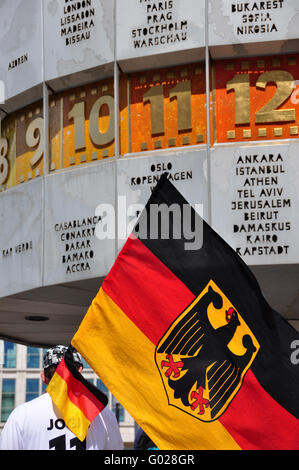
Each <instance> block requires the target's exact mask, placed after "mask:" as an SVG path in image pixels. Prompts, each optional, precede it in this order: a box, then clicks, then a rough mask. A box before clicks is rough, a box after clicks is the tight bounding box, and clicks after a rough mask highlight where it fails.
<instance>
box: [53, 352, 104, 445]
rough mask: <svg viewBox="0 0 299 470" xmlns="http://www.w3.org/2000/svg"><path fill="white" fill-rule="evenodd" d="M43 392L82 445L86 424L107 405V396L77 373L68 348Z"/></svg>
mask: <svg viewBox="0 0 299 470" xmlns="http://www.w3.org/2000/svg"><path fill="white" fill-rule="evenodd" d="M46 391H47V392H48V393H49V395H50V396H51V398H52V400H53V402H54V403H55V405H56V406H57V408H58V409H59V410H60V412H61V415H62V417H63V419H64V421H65V424H66V426H67V427H68V428H69V429H70V430H71V431H72V432H73V433H74V434H75V435H76V436H77V437H78V439H80V441H82V442H83V441H84V439H85V437H86V434H87V432H88V428H89V425H90V423H91V422H92V421H93V420H94V418H95V417H96V416H97V415H98V414H99V413H101V411H102V410H103V409H104V408H105V406H106V405H107V403H108V398H107V396H106V395H105V394H104V393H102V392H101V391H100V390H99V389H98V388H97V387H95V386H94V385H93V384H91V383H90V382H88V381H87V380H86V379H85V378H84V377H83V375H81V374H80V372H78V370H77V368H76V366H75V365H74V362H73V360H72V353H71V350H70V348H68V349H67V351H66V353H65V356H64V357H63V358H62V360H61V362H60V363H59V365H58V367H57V369H56V371H55V373H54V375H53V377H52V379H51V380H50V383H49V385H48V387H47V389H46Z"/></svg>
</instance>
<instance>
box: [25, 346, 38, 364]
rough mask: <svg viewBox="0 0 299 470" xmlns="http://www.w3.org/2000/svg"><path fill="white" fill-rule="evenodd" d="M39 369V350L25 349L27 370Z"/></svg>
mask: <svg viewBox="0 0 299 470" xmlns="http://www.w3.org/2000/svg"><path fill="white" fill-rule="evenodd" d="M39 367H40V349H39V348H32V347H30V346H28V348H27V369H39Z"/></svg>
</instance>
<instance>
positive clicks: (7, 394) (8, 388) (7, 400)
mask: <svg viewBox="0 0 299 470" xmlns="http://www.w3.org/2000/svg"><path fill="white" fill-rule="evenodd" d="M1 405H2V406H1V422H2V423H3V422H5V421H7V418H8V417H9V415H10V413H11V412H12V410H13V409H14V406H15V379H3V380H2V403H1Z"/></svg>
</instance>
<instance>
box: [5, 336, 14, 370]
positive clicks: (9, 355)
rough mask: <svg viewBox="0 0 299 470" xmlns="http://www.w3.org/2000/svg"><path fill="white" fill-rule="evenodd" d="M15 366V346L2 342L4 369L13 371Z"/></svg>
mask: <svg viewBox="0 0 299 470" xmlns="http://www.w3.org/2000/svg"><path fill="white" fill-rule="evenodd" d="M16 365H17V345H16V344H15V343H9V342H8V341H4V363H3V367H4V368H5V369H15V368H16Z"/></svg>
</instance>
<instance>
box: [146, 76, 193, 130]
mask: <svg viewBox="0 0 299 470" xmlns="http://www.w3.org/2000/svg"><path fill="white" fill-rule="evenodd" d="M163 92H164V86H163V85H157V86H153V87H151V88H150V89H149V90H148V91H147V92H146V93H144V95H143V103H144V104H146V103H148V102H149V103H150V107H151V133H152V134H153V135H154V134H164V131H165V125H164V93H163ZM169 98H170V100H172V99H174V98H176V99H177V121H178V130H179V131H185V130H188V129H191V128H192V118H191V83H190V80H186V81H184V82H179V83H178V84H177V85H175V86H174V87H173V88H172V89H171V90H170V93H169Z"/></svg>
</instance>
